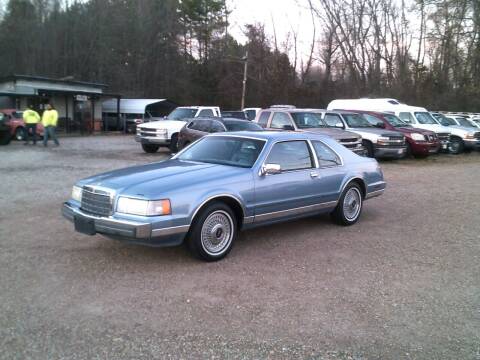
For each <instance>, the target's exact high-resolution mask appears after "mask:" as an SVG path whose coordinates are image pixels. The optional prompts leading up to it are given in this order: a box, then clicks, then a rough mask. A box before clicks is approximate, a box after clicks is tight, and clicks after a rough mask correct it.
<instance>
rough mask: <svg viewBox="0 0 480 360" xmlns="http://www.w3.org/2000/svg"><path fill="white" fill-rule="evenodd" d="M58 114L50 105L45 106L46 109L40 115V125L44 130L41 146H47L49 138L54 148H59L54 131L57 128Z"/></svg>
mask: <svg viewBox="0 0 480 360" xmlns="http://www.w3.org/2000/svg"><path fill="white" fill-rule="evenodd" d="M57 122H58V112H57V110H55V109H54V108H53V106H52V105H51V104H47V109H46V110H45V111H44V112H43V115H42V125H43V127H44V128H45V130H44V131H43V146H45V147H46V146H47V143H48V138H49V137H51V138H52V140H53V142H54V143H55V145H56V146H60V143H59V142H58V139H57V134H56V133H55V130H56V128H57Z"/></svg>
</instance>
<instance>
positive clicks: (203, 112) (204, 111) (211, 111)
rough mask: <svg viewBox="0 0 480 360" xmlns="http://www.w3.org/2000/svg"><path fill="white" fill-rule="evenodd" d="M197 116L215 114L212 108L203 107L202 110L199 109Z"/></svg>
mask: <svg viewBox="0 0 480 360" xmlns="http://www.w3.org/2000/svg"><path fill="white" fill-rule="evenodd" d="M197 116H198V117H200V116H215V114H214V113H213V110H212V109H203V110H200V112H199V113H198V115H197Z"/></svg>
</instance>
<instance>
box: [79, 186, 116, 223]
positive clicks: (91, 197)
mask: <svg viewBox="0 0 480 360" xmlns="http://www.w3.org/2000/svg"><path fill="white" fill-rule="evenodd" d="M80 208H81V209H82V210H83V211H85V212H87V213H90V214H95V215H100V216H109V215H112V200H111V194H110V193H109V192H108V191H104V190H99V189H95V188H93V187H90V186H85V187H84V188H83V190H82V201H81V203H80Z"/></svg>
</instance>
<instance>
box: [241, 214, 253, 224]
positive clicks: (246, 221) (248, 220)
mask: <svg viewBox="0 0 480 360" xmlns="http://www.w3.org/2000/svg"><path fill="white" fill-rule="evenodd" d="M254 221H255V216H245V217H244V218H243V224H244V225H245V224H252V223H253V222H254Z"/></svg>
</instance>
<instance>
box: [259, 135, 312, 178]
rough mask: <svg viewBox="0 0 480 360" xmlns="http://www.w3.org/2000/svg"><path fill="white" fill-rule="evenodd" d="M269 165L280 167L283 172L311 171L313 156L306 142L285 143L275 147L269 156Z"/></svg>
mask: <svg viewBox="0 0 480 360" xmlns="http://www.w3.org/2000/svg"><path fill="white" fill-rule="evenodd" d="M266 162H267V163H268V164H278V165H280V167H281V169H282V171H289V170H301V169H310V168H312V167H313V162H312V156H311V154H310V150H309V147H308V144H307V142H306V141H303V140H298V141H297V140H296V141H284V142H279V143H276V144H275V145H273V148H272V150H271V151H270V154H269V155H268V158H267V161H266Z"/></svg>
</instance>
